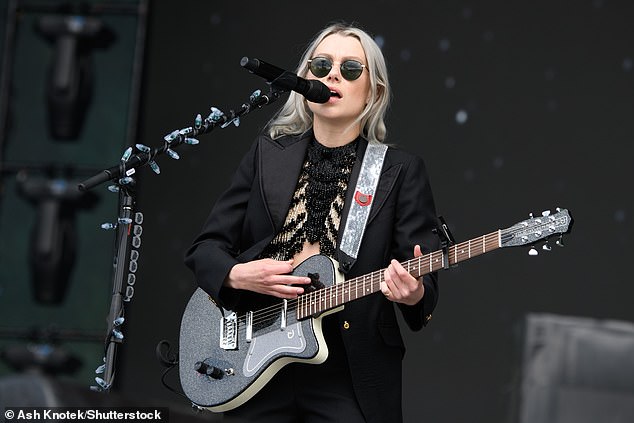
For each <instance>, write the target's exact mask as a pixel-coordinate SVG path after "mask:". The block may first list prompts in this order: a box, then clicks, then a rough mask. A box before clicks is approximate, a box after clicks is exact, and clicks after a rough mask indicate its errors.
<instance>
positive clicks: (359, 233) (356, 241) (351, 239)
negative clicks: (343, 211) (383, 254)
mask: <svg viewBox="0 0 634 423" xmlns="http://www.w3.org/2000/svg"><path fill="white" fill-rule="evenodd" d="M386 151H387V145H385V144H379V143H370V144H368V148H366V150H365V155H364V156H363V163H362V164H361V172H360V173H359V179H358V180H357V186H356V188H355V190H354V197H353V200H352V204H351V205H350V211H349V212H348V218H347V219H346V226H345V229H344V231H343V237H342V238H341V245H340V247H339V249H340V250H341V251H342V252H343V253H345V254H347V255H348V256H350V257H352V258H353V259H356V258H357V254H358V253H359V247H360V246H361V239H363V233H364V232H365V225H366V223H367V221H368V216H369V215H370V209H371V208H372V202H373V201H374V193H375V191H376V186H377V184H378V183H379V178H380V177H381V168H382V167H383V159H384V158H385V153H386Z"/></svg>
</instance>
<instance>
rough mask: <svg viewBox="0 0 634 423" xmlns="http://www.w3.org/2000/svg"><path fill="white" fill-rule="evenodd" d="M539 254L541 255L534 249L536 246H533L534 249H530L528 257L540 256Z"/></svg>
mask: <svg viewBox="0 0 634 423" xmlns="http://www.w3.org/2000/svg"><path fill="white" fill-rule="evenodd" d="M538 254H539V253H538V252H537V250H536V249H535V247H534V246H533V247H531V249H530V250H528V255H529V256H536V255H538Z"/></svg>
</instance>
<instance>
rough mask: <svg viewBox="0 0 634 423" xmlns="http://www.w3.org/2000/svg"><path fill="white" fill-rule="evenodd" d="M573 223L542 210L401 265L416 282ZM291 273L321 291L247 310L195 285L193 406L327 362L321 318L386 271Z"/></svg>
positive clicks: (315, 262) (188, 313)
mask: <svg viewBox="0 0 634 423" xmlns="http://www.w3.org/2000/svg"><path fill="white" fill-rule="evenodd" d="M571 225H572V218H571V216H570V214H569V213H568V210H565V209H559V208H558V209H557V212H556V213H550V212H548V211H545V212H543V213H542V216H538V217H531V218H530V219H527V220H524V221H522V222H519V223H517V224H515V225H513V226H511V227H509V228H507V229H500V230H497V231H495V232H492V233H489V234H487V235H483V236H480V237H478V238H474V239H471V240H469V241H466V242H462V243H459V244H453V245H450V246H448V247H446V248H443V249H442V250H438V251H435V252H432V253H429V254H426V255H422V256H419V257H416V258H413V259H411V260H407V261H405V262H403V263H401V264H402V265H403V267H404V268H405V269H406V270H407V271H408V272H409V273H410V274H412V275H413V276H414V277H416V278H418V277H420V276H423V275H425V274H427V273H431V272H435V271H438V270H441V269H443V268H447V267H449V266H450V265H454V264H457V263H459V262H461V261H464V260H468V259H470V258H472V257H475V256H479V255H481V254H484V253H488V252H490V251H493V250H496V249H498V248H502V247H512V246H521V245H532V244H534V243H535V242H536V241H539V240H542V239H547V238H550V237H552V236H555V235H559V236H560V239H559V240H557V244H558V245H563V244H561V243H560V241H561V236H563V234H564V233H568V232H569V231H570V229H571ZM548 248H549V247H548ZM529 254H532V255H534V254H536V250H534V249H531V251H530V252H529ZM292 274H293V275H299V276H309V277H311V279H313V280H314V282H317V283H316V284H315V283H314V284H313V285H318V289H314V290H312V291H309V290H306V291H305V292H304V293H303V294H302V295H300V296H298V298H296V299H293V300H280V301H279V302H277V303H275V304H274V305H271V306H267V307H264V308H262V309H259V310H253V311H248V312H236V311H234V310H228V309H225V308H222V307H219V306H218V305H216V303H215V302H214V301H213V299H212V298H211V297H210V296H209V295H208V294H207V293H205V292H204V291H203V290H202V289H200V288H198V289H197V290H196V291H195V292H194V294H193V295H192V296H191V298H190V300H189V302H188V304H187V306H186V308H185V312H184V314H183V318H182V321H181V327H180V341H179V373H180V382H181V386H182V388H183V391H184V393H185V395H186V396H187V397H188V398H189V399H190V400H191V401H192V403H194V404H195V405H197V406H198V407H201V408H207V409H209V410H211V411H216V412H221V411H227V410H231V409H233V408H236V407H238V406H240V405H241V404H243V403H245V402H246V401H248V400H249V399H250V398H251V397H253V396H254V395H255V394H256V393H257V392H258V391H259V390H260V389H261V388H262V387H263V386H264V385H265V384H266V383H268V381H269V380H270V379H271V378H272V377H273V376H274V375H275V373H277V372H278V371H279V370H280V369H281V368H282V367H283V366H285V365H286V364H288V363H291V362H304V363H314V364H318V363H322V362H324V361H325V360H326V357H327V356H328V346H327V345H326V343H325V341H324V336H323V333H322V328H321V319H322V318H323V317H324V316H326V315H328V314H331V313H334V312H337V311H340V310H341V309H343V305H344V304H345V303H347V302H350V301H354V300H356V299H358V298H362V297H365V296H366V295H370V294H373V293H376V292H380V285H381V281H382V280H383V270H377V271H375V272H372V273H369V274H366V275H363V276H359V277H356V278H353V279H349V280H343V276H342V275H341V274H340V273H339V271H338V265H337V263H336V262H335V261H334V260H332V259H331V258H329V257H327V256H324V255H315V256H312V257H310V258H308V259H306V260H305V261H303V262H302V263H300V264H299V265H298V266H297V267H296V268H295V269H294V270H293V273H292ZM316 275H318V276H316ZM315 278H316V279H318V280H317V281H316V280H315Z"/></svg>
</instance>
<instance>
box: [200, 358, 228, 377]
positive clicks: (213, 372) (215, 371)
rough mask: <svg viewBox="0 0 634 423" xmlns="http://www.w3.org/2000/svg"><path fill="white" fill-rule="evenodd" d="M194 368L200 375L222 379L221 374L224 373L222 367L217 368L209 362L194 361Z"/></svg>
mask: <svg viewBox="0 0 634 423" xmlns="http://www.w3.org/2000/svg"><path fill="white" fill-rule="evenodd" d="M194 370H196V371H197V372H198V373H200V374H201V375H206V376H209V377H212V378H214V379H222V375H223V374H224V372H223V371H222V369H219V368H218V367H215V366H210V365H209V364H207V363H204V362H202V361H198V362H196V364H194Z"/></svg>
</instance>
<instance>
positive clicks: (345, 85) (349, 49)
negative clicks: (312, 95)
mask: <svg viewBox="0 0 634 423" xmlns="http://www.w3.org/2000/svg"><path fill="white" fill-rule="evenodd" d="M315 57H325V58H328V59H330V61H331V62H332V64H333V65H332V69H331V70H330V72H329V73H328V74H327V75H326V76H324V77H321V78H318V77H316V76H315V75H313V73H312V72H311V71H310V70H309V71H308V73H307V74H306V78H307V79H317V80H319V81H321V82H323V83H324V84H326V86H328V88H329V89H330V91H332V92H334V93H336V95H334V96H331V97H330V100H328V102H327V103H323V104H320V103H311V102H308V107H309V108H310V110H311V111H312V112H313V115H314V121H315V123H316V124H320V123H327V124H329V125H342V126H347V125H350V123H351V122H352V121H354V119H356V118H357V117H358V116H359V115H360V114H361V112H362V111H363V109H364V108H365V105H366V103H367V102H368V100H369V95H370V76H369V74H368V68H367V67H364V68H363V71H362V72H361V76H359V77H358V78H357V79H355V80H353V81H349V80H347V79H345V78H344V77H343V76H342V75H341V68H340V66H341V63H342V62H344V61H346V60H349V59H352V60H356V61H358V62H361V63H362V64H363V65H366V66H367V60H366V57H365V52H364V51H363V47H362V46H361V43H360V42H359V40H358V39H356V38H355V37H350V36H343V35H340V34H332V35H329V36H327V37H326V38H324V39H323V41H322V42H321V43H319V45H318V46H317V48H316V49H315V52H314V53H313V55H312V57H311V59H312V58H315Z"/></svg>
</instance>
